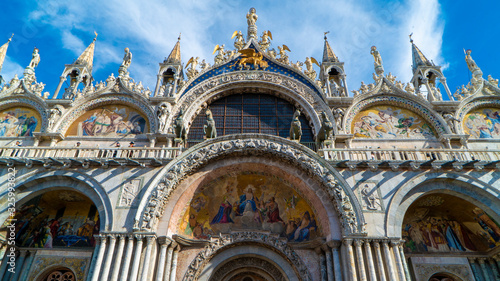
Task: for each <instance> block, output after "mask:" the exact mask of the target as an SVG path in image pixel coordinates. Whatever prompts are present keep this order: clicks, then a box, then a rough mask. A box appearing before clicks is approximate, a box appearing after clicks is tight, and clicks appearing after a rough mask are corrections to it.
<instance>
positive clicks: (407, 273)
mask: <svg viewBox="0 0 500 281" xmlns="http://www.w3.org/2000/svg"><path fill="white" fill-rule="evenodd" d="M403 243H404V240H402V241H401V243H400V244H399V246H398V250H399V254H400V256H401V261H402V263H403V269H404V271H405V277H406V280H408V281H410V280H411V276H410V270H409V269H408V263H407V262H406V258H405V252H404V251H403Z"/></svg>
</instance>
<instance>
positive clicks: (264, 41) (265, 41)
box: [259, 30, 273, 51]
mask: <svg viewBox="0 0 500 281" xmlns="http://www.w3.org/2000/svg"><path fill="white" fill-rule="evenodd" d="M260 38H261V40H260V42H259V46H260V48H261V49H262V51H266V50H267V48H269V46H270V45H271V40H269V39H273V35H272V34H271V31H269V30H268V31H264V32H262V36H261V37H260Z"/></svg>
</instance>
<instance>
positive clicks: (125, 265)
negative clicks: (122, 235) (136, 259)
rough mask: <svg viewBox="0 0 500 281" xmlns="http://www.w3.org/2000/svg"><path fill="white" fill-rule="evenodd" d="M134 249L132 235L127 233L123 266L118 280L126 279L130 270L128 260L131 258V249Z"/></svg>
mask: <svg viewBox="0 0 500 281" xmlns="http://www.w3.org/2000/svg"><path fill="white" fill-rule="evenodd" d="M133 250H134V235H131V234H129V235H128V239H127V250H126V251H125V257H124V258H123V266H122V273H121V274H120V275H121V278H120V280H124V281H126V280H127V278H128V272H129V271H130V261H131V260H132V251H133Z"/></svg>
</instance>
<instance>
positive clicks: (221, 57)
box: [212, 44, 226, 64]
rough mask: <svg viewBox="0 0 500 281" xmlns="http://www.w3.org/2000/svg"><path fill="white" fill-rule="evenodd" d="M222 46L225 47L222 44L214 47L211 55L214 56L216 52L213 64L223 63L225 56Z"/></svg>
mask: <svg viewBox="0 0 500 281" xmlns="http://www.w3.org/2000/svg"><path fill="white" fill-rule="evenodd" d="M224 46H225V45H224V44H222V45H217V46H215V48H214V51H213V53H212V55H213V54H215V52H218V53H217V55H216V56H215V58H214V63H215V64H221V63H222V62H224V56H225V55H226V52H225V51H224Z"/></svg>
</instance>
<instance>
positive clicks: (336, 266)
mask: <svg viewBox="0 0 500 281" xmlns="http://www.w3.org/2000/svg"><path fill="white" fill-rule="evenodd" d="M340 245H341V244H340V241H329V242H328V246H330V247H331V248H332V260H333V261H332V265H333V274H334V277H335V281H342V266H341V265H340V254H339V247H340Z"/></svg>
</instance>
